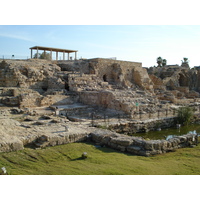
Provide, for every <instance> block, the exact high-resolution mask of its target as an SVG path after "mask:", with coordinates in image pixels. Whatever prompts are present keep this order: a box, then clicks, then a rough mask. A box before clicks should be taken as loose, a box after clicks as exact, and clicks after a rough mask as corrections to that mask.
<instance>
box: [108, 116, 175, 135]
mask: <svg viewBox="0 0 200 200" xmlns="http://www.w3.org/2000/svg"><path fill="white" fill-rule="evenodd" d="M175 121H176V117H168V118H167V117H165V118H161V119H158V118H157V119H156V118H154V119H152V120H150V119H146V120H144V121H139V120H138V121H137V122H135V121H133V122H131V121H130V122H126V123H123V122H121V123H117V124H110V125H109V126H108V128H109V129H110V130H113V131H116V132H117V133H122V134H134V133H145V132H149V131H155V130H157V129H166V128H169V127H173V126H174V125H175Z"/></svg>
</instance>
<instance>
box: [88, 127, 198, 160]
mask: <svg viewBox="0 0 200 200" xmlns="http://www.w3.org/2000/svg"><path fill="white" fill-rule="evenodd" d="M91 140H92V141H93V142H96V143H98V144H99V145H102V146H104V145H105V146H107V147H111V148H113V149H117V150H119V151H122V152H128V153H131V154H134V155H140V156H152V155H156V154H162V153H166V152H169V151H174V150H176V149H178V148H183V147H190V146H193V145H197V143H198V137H197V135H194V134H187V135H183V136H177V137H174V138H171V139H169V140H144V139H142V138H140V137H133V136H126V135H121V134H118V133H115V132H112V131H108V130H103V129H99V130H96V131H94V132H93V133H91Z"/></svg>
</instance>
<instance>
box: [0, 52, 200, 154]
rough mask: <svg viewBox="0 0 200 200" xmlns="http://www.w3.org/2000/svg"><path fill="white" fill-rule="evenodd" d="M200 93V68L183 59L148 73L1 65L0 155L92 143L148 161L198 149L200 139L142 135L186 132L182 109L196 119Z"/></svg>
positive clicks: (132, 68)
mask: <svg viewBox="0 0 200 200" xmlns="http://www.w3.org/2000/svg"><path fill="white" fill-rule="evenodd" d="M75 53H76V52H75ZM68 58H69V56H68ZM199 92H200V69H198V67H194V68H190V67H189V65H188V63H187V62H186V60H185V62H182V64H181V65H164V66H154V67H150V68H144V67H143V66H142V63H139V62H129V61H120V60H116V59H103V58H94V59H74V60H72V59H68V60H65V59H64V58H63V60H46V59H39V58H31V59H27V60H16V59H8V60H3V59H2V60H0V106H1V109H0V118H1V120H0V127H1V128H0V138H1V140H0V152H10V151H18V150H22V149H23V148H24V147H30V148H45V147H47V146H55V145H62V144H68V143H73V142H93V143H95V144H98V145H101V146H106V147H109V148H113V149H116V150H119V152H120V151H121V152H128V153H131V154H133V155H141V156H151V155H156V154H162V153H166V152H170V151H174V150H175V149H178V148H183V147H191V146H195V145H197V144H198V134H193V133H188V134H186V135H181V136H176V137H172V138H170V139H159V140H147V139H144V138H143V137H142V134H143V133H146V132H149V131H158V134H159V130H161V129H166V128H169V127H175V126H177V125H180V126H181V123H180V122H177V110H178V108H180V107H185V106H188V107H190V108H191V109H192V110H193V112H194V116H195V118H196V119H197V120H198V117H199V116H198V115H199V113H200V98H199V95H200V93H199ZM136 133H137V136H135V135H134V134H136ZM138 134H141V136H138Z"/></svg>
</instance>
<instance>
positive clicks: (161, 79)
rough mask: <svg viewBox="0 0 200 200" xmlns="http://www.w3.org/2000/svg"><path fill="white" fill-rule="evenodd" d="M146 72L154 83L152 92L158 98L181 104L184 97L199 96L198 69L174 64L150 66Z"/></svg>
mask: <svg viewBox="0 0 200 200" xmlns="http://www.w3.org/2000/svg"><path fill="white" fill-rule="evenodd" d="M148 73H149V76H150V78H151V80H152V82H153V84H154V92H155V94H156V95H157V97H158V98H159V99H160V100H168V101H171V102H172V103H180V104H181V103H182V102H183V103H184V101H183V99H184V98H188V99H194V98H199V91H200V90H199V85H200V83H199V74H200V70H199V69H190V68H189V67H188V66H186V67H184V66H178V65H176V66H165V67H151V68H149V69H148ZM170 93H171V94H170ZM185 104H187V102H185Z"/></svg>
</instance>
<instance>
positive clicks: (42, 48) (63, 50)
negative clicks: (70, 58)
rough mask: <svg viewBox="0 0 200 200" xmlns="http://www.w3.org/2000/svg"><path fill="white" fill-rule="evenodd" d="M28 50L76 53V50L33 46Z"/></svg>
mask: <svg viewBox="0 0 200 200" xmlns="http://www.w3.org/2000/svg"><path fill="white" fill-rule="evenodd" d="M30 49H35V50H43V51H44V50H45V51H55V52H65V53H73V52H77V51H78V50H70V49H60V48H53V47H42V46H34V47H31V48H30Z"/></svg>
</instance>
